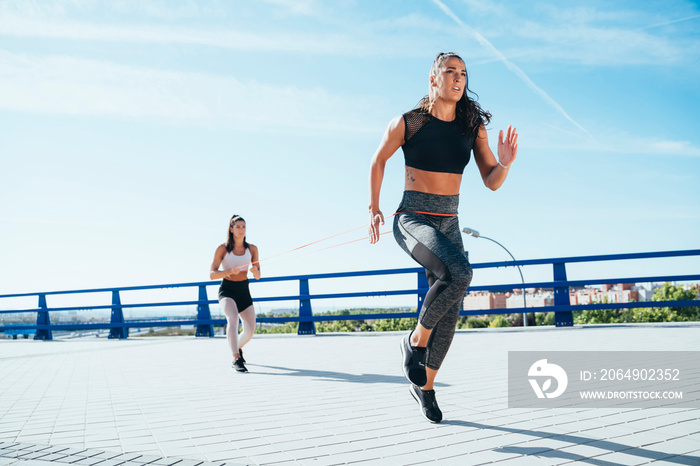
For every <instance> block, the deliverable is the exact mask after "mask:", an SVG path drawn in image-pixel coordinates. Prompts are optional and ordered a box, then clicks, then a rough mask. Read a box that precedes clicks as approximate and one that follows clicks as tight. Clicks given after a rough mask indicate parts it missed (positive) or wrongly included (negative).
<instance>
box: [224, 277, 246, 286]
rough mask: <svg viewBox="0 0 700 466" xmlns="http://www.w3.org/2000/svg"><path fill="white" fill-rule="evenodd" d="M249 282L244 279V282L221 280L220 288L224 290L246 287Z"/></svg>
mask: <svg viewBox="0 0 700 466" xmlns="http://www.w3.org/2000/svg"><path fill="white" fill-rule="evenodd" d="M248 282H249V280H248V279H247V278H246V279H245V280H240V281H233V280H226V279H225V278H223V279H222V280H221V287H222V288H226V287H237V286H246V285H248Z"/></svg>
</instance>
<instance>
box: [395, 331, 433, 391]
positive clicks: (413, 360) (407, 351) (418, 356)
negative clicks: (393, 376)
mask: <svg viewBox="0 0 700 466" xmlns="http://www.w3.org/2000/svg"><path fill="white" fill-rule="evenodd" d="M412 333H413V332H411V333H409V334H408V335H404V337H403V338H402V339H401V355H402V356H403V373H404V375H405V376H406V378H407V379H408V381H409V382H411V383H412V384H415V385H418V386H419V387H422V386H423V385H425V384H426V383H427V382H428V376H427V374H426V373H425V354H426V349H425V348H420V347H418V346H411V334H412Z"/></svg>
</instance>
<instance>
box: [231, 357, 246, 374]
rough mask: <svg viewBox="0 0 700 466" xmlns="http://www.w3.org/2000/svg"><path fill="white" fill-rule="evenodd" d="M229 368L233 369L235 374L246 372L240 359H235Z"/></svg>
mask: <svg viewBox="0 0 700 466" xmlns="http://www.w3.org/2000/svg"><path fill="white" fill-rule="evenodd" d="M231 368H232V369H235V370H236V372H248V369H246V367H245V364H243V360H242V359H241V358H236V360H235V361H233V364H231Z"/></svg>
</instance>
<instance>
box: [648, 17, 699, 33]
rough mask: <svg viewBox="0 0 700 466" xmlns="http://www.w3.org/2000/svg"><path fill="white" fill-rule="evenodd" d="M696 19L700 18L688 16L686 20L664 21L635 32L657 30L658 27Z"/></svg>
mask: <svg viewBox="0 0 700 466" xmlns="http://www.w3.org/2000/svg"><path fill="white" fill-rule="evenodd" d="M696 18H700V15H694V16H688V17H686V18H680V19H674V20H671V21H666V22H664V23H659V24H652V25H651V26H644V27H643V28H639V29H637V30H638V31H643V30H645V29H651V28H657V27H660V26H666V25H669V24H674V23H681V22H683V21H690V20H691V19H696Z"/></svg>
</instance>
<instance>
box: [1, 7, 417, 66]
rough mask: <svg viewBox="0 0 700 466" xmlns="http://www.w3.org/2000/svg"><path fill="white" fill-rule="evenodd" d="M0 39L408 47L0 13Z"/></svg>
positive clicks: (393, 52)
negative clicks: (30, 38) (13, 37)
mask: <svg viewBox="0 0 700 466" xmlns="http://www.w3.org/2000/svg"><path fill="white" fill-rule="evenodd" d="M0 35H4V36H15V37H38V38H60V39H72V40H90V41H96V40H97V41H108V42H141V43H155V44H188V45H200V46H208V47H219V48H225V49H231V50H240V51H245V52H255V51H258V52H266V51H271V52H275V53H285V52H295V53H303V54H310V55H333V56H361V57H366V56H387V55H388V56H410V55H412V54H414V53H415V51H414V50H413V49H411V48H406V47H402V46H400V45H395V44H394V42H393V41H389V40H377V36H376V35H374V36H366V35H357V34H353V33H344V32H332V33H323V32H317V33H309V32H299V31H292V32H284V31H279V30H275V31H269V30H261V29H260V28H258V29H255V31H254V32H248V31H244V30H231V29H223V28H220V29H207V30H204V29H193V28H173V27H163V26H156V25H149V26H121V25H110V24H98V23H87V22H81V21H74V20H66V19H53V20H45V19H37V18H34V17H27V16H20V15H16V14H12V13H1V14H0Z"/></svg>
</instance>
